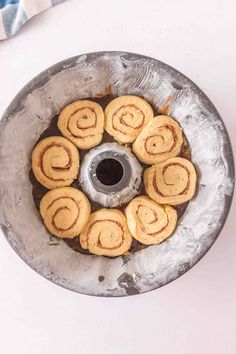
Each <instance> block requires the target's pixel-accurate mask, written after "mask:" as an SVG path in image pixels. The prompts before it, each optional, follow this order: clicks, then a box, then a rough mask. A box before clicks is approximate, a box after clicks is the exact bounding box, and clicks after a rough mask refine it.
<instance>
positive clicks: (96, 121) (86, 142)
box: [57, 100, 104, 149]
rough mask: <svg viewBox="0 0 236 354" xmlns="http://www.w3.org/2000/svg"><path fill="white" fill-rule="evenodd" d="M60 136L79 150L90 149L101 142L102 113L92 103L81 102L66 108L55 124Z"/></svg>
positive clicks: (97, 106) (87, 101) (101, 110)
mask: <svg viewBox="0 0 236 354" xmlns="http://www.w3.org/2000/svg"><path fill="white" fill-rule="evenodd" d="M57 125H58V128H59V129H60V131H61V133H62V135H63V136H64V137H65V138H67V139H69V140H70V141H72V142H73V143H74V144H75V145H76V146H77V147H78V148H80V149H91V148H92V147H94V146H96V145H98V144H99V143H100V142H101V140H102V135H103V130H104V112H103V109H102V107H101V106H100V105H99V104H98V103H96V102H93V101H89V100H81V101H77V102H74V103H71V104H69V105H68V106H66V107H65V108H64V109H63V110H62V112H61V114H60V116H59V118H58V122H57Z"/></svg>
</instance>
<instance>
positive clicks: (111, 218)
mask: <svg viewBox="0 0 236 354" xmlns="http://www.w3.org/2000/svg"><path fill="white" fill-rule="evenodd" d="M131 242H132V236H131V234H130V232H129V230H128V227H127V223H126V218H125V216H124V214H123V213H122V212H121V211H119V210H117V209H100V210H98V211H96V212H94V213H92V214H91V215H90V218H89V221H88V223H87V225H86V227H85V228H84V229H83V231H82V233H81V235H80V244H81V247H82V248H84V249H88V250H89V252H91V253H93V254H97V255H100V256H110V257H116V256H120V255H122V254H124V253H125V252H127V251H128V250H129V248H130V246H131Z"/></svg>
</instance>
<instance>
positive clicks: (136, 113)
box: [105, 96, 153, 144]
mask: <svg viewBox="0 0 236 354" xmlns="http://www.w3.org/2000/svg"><path fill="white" fill-rule="evenodd" d="M152 117H153V110H152V107H151V106H150V105H149V103H148V102H146V101H145V100H144V99H142V98H140V97H137V96H120V97H117V98H115V99H114V100H112V101H111V102H110V103H109V104H108V105H107V107H106V109H105V130H106V131H107V132H108V134H110V135H112V136H113V137H114V139H115V140H117V141H118V142H119V143H122V144H127V143H132V142H133V141H134V140H135V139H136V138H137V136H138V134H139V133H140V131H141V130H142V129H143V128H144V127H145V125H146V124H147V123H148V122H149V121H150V119H151V118H152Z"/></svg>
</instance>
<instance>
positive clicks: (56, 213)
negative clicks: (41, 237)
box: [40, 187, 91, 238]
mask: <svg viewBox="0 0 236 354" xmlns="http://www.w3.org/2000/svg"><path fill="white" fill-rule="evenodd" d="M90 211H91V207H90V203H89V200H88V198H87V197H86V196H85V194H84V193H82V192H81V191H79V190H78V189H76V188H73V187H63V188H57V189H53V190H51V191H49V192H48V193H46V194H45V195H44V197H43V198H42V199H41V202H40V214H41V216H42V218H43V221H44V224H45V225H46V227H47V229H48V230H49V231H50V232H51V233H52V234H53V235H55V236H58V237H62V238H63V237H66V238H73V237H75V236H78V235H79V234H80V232H81V230H82V229H83V227H84V226H85V224H86V223H87V221H88V219H89V215H90Z"/></svg>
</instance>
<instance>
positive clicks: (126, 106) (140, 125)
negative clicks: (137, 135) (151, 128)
mask: <svg viewBox="0 0 236 354" xmlns="http://www.w3.org/2000/svg"><path fill="white" fill-rule="evenodd" d="M131 107H132V108H135V109H136V110H137V111H139V112H140V113H141V115H142V122H141V123H140V124H139V125H137V126H136V127H132V126H130V125H129V124H127V123H126V122H125V121H124V119H123V117H124V116H125V115H126V114H130V115H131V116H132V118H133V117H134V115H133V114H132V113H130V112H128V111H127V112H124V113H122V115H121V117H118V119H119V120H120V123H121V124H123V125H124V126H126V127H128V128H131V129H134V130H135V129H140V128H141V127H142V125H143V123H144V119H145V115H144V113H143V112H142V111H141V110H140V109H139V108H138V107H136V106H135V105H133V104H129V105H124V106H121V107H119V108H118V109H117V110H116V111H115V112H114V114H113V116H112V118H114V116H115V115H118V114H119V113H118V112H119V111H120V110H121V109H122V108H131ZM112 128H113V129H114V130H116V131H118V132H120V133H122V134H125V135H127V134H126V132H124V131H122V130H120V129H118V128H116V127H115V125H114V123H113V120H112Z"/></svg>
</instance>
